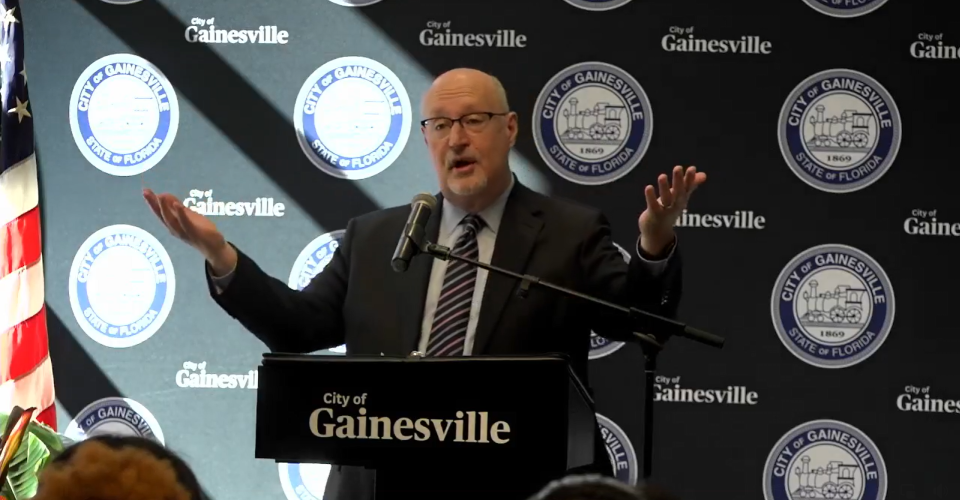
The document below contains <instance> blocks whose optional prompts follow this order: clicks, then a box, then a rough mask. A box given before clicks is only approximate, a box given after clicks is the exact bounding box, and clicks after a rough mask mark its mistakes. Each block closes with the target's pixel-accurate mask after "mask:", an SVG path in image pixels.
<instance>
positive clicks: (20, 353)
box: [0, 306, 50, 384]
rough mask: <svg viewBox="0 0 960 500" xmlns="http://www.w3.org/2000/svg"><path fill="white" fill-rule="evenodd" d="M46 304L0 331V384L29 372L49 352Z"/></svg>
mask: <svg viewBox="0 0 960 500" xmlns="http://www.w3.org/2000/svg"><path fill="white" fill-rule="evenodd" d="M46 318H47V315H46V306H44V307H41V308H40V312H39V313H37V314H34V315H33V317H32V318H30V319H28V320H26V321H24V322H22V323H20V324H18V325H16V326H14V327H12V328H9V329H8V330H7V331H5V332H3V333H0V354H2V355H3V358H4V361H6V363H4V364H3V365H2V366H0V384H2V383H4V382H6V381H8V380H14V379H18V378H20V377H22V376H23V375H25V374H27V373H30V372H31V371H33V369H34V368H36V367H37V365H39V364H40V363H42V362H43V360H44V358H46V357H47V355H48V354H49V352H50V351H49V345H48V344H47V319H46Z"/></svg>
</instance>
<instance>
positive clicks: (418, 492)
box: [255, 353, 599, 500]
mask: <svg viewBox="0 0 960 500" xmlns="http://www.w3.org/2000/svg"><path fill="white" fill-rule="evenodd" d="M259 377H260V378H259V388H258V391H257V422H256V453H255V455H256V458H264V459H272V460H275V461H277V462H290V463H322V464H331V465H332V466H333V467H332V470H336V469H337V467H336V466H337V465H345V466H360V467H365V468H368V469H373V470H374V471H375V492H376V493H375V494H376V500H392V499H398V498H399V499H407V500H409V499H414V498H415V499H418V500H423V499H426V498H447V499H463V498H497V499H498V500H524V499H526V498H528V497H529V496H530V495H532V494H534V493H536V492H537V491H538V490H539V489H540V488H542V487H543V486H545V485H546V484H547V483H548V482H549V481H551V480H553V479H556V478H559V477H562V476H563V475H564V473H565V472H566V471H567V470H569V469H572V468H575V467H581V466H586V465H589V464H591V463H592V462H593V460H594V445H595V441H594V439H595V435H596V433H597V432H599V430H598V428H597V423H596V416H595V414H594V412H593V409H592V403H591V398H590V396H589V394H588V393H587V391H586V389H585V387H584V386H583V385H582V383H581V382H580V380H579V379H578V378H577V377H576V375H575V374H574V372H573V371H572V370H571V368H570V366H569V364H568V362H567V360H566V358H565V357H564V356H563V355H545V356H533V357H529V356H497V357H491V356H486V357H484V356H476V357H473V356H469V357H449V358H444V357H438V358H421V357H384V356H381V357H339V356H336V357H334V356H318V355H302V354H282V353H272V354H265V355H264V357H263V363H262V365H261V366H260V368H259ZM332 473H333V472H331V474H332Z"/></svg>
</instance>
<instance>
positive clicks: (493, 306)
mask: <svg viewBox="0 0 960 500" xmlns="http://www.w3.org/2000/svg"><path fill="white" fill-rule="evenodd" d="M422 112H423V114H424V118H425V119H424V120H423V121H422V122H421V125H422V128H421V131H422V133H423V137H424V141H425V142H426V144H427V146H428V148H429V150H430V154H431V157H432V160H433V164H434V168H435V169H436V172H437V178H438V181H439V184H440V192H441V194H440V195H439V199H440V204H439V205H440V206H439V208H440V210H439V212H440V213H439V214H434V215H433V216H432V217H431V218H430V220H429V222H428V225H427V227H426V237H427V238H428V239H429V241H433V242H437V243H439V244H441V245H444V246H448V247H450V248H452V249H453V251H454V252H455V253H457V254H461V255H464V256H467V257H472V258H475V259H479V260H481V261H483V262H489V263H492V264H493V265H495V266H499V267H503V268H506V269H510V270H513V271H515V272H521V273H526V274H531V275H534V276H538V277H540V278H542V279H544V280H546V281H549V282H552V283H554V284H557V285H560V286H565V287H568V288H572V289H575V290H578V291H581V292H583V293H588V294H591V295H595V296H598V297H600V298H603V299H606V300H609V301H612V302H617V303H621V304H629V305H633V306H637V307H640V308H643V309H645V310H647V311H650V312H654V313H660V314H664V315H672V314H674V312H675V310H676V307H677V304H678V300H679V296H680V286H681V284H680V256H679V252H678V250H677V249H676V246H675V242H676V237H675V235H674V232H673V224H674V222H675V221H676V219H677V217H678V216H679V214H680V213H681V212H682V211H683V209H684V207H685V206H686V205H687V201H688V200H689V197H690V195H691V193H692V192H693V191H694V190H695V189H696V187H697V186H698V185H700V184H701V183H703V182H704V181H705V180H706V175H705V174H703V173H697V171H696V169H695V168H693V167H691V168H689V169H688V170H686V172H684V170H683V169H682V168H681V167H676V169H675V170H674V172H673V185H672V187H671V185H670V183H669V182H668V179H667V176H666V175H661V176H660V177H659V179H658V183H659V200H658V199H657V196H656V190H655V189H654V187H653V186H647V187H646V189H645V191H644V195H645V197H646V204H647V207H646V210H644V211H643V213H642V214H641V215H640V218H639V229H640V238H639V240H638V242H637V245H636V248H635V249H634V251H635V253H637V254H638V256H639V258H634V259H631V263H630V264H629V265H627V263H625V262H624V259H623V257H622V256H621V254H620V253H619V251H618V249H617V248H616V246H614V243H613V239H612V238H611V234H610V227H609V224H608V223H607V220H606V218H605V217H604V216H603V215H602V214H601V213H600V212H599V211H597V210H594V209H591V208H588V207H584V206H581V205H578V204H574V203H571V202H567V201H561V200H558V199H553V198H548V197H546V196H543V195H540V194H537V193H535V192H533V191H531V190H530V189H528V188H526V187H525V186H523V185H522V184H520V183H519V182H518V181H517V179H516V178H515V177H514V175H513V174H512V172H511V171H510V165H509V164H508V161H507V159H508V156H509V152H510V149H511V148H512V147H513V145H514V143H515V142H516V138H517V131H518V124H517V114H516V113H515V112H512V111H510V108H509V105H508V103H507V98H506V93H505V92H504V90H503V87H502V86H501V85H500V83H499V82H498V81H497V79H496V78H494V77H492V76H490V75H487V74H485V73H482V72H480V71H477V70H472V69H457V70H452V71H449V72H447V73H445V74H443V75H441V76H440V77H438V78H437V79H436V80H435V81H434V83H433V85H432V86H431V87H430V89H429V90H428V91H427V93H426V94H425V96H424V98H423V103H422ZM144 197H145V198H146V200H147V202H148V204H149V205H150V207H151V208H152V209H153V211H154V213H156V214H157V216H158V217H159V218H160V219H161V220H162V221H163V223H164V225H166V227H167V228H168V229H169V230H170V232H171V233H173V234H174V235H175V236H177V237H178V238H180V239H182V240H183V241H185V242H187V243H188V244H190V245H192V246H193V247H195V248H196V249H197V250H199V251H200V253H201V254H202V255H203V256H204V258H205V259H206V264H207V274H208V283H209V286H210V291H211V295H212V296H213V299H214V300H215V301H216V302H217V303H218V304H219V305H220V306H221V307H222V308H223V309H224V310H225V311H226V312H227V313H229V314H230V315H231V316H233V317H234V318H236V319H237V320H239V321H240V322H241V323H242V324H243V325H244V326H245V327H246V328H247V329H248V330H250V331H251V332H253V333H254V334H255V335H256V336H257V337H258V338H260V339H261V340H262V341H263V342H264V343H265V344H266V345H267V346H268V347H269V348H270V349H271V350H273V351H283V352H313V351H316V350H319V349H326V348H331V347H335V346H338V345H341V344H344V343H346V346H347V353H348V355H374V356H376V355H379V354H380V353H384V354H386V355H401V356H404V355H408V354H409V353H410V352H411V351H414V350H418V351H421V352H423V353H425V354H426V355H427V356H457V355H475V354H484V355H497V354H542V353H545V352H563V353H567V354H568V355H569V357H570V359H571V363H572V365H573V369H574V370H575V371H576V373H577V374H578V376H580V377H581V379H582V380H583V381H584V383H585V384H588V380H587V352H588V350H589V336H590V331H591V329H593V330H594V331H597V332H601V333H602V332H604V331H610V330H611V329H615V328H616V327H617V326H621V325H618V324H615V323H614V322H612V321H607V320H604V319H603V318H605V315H604V314H602V313H603V311H599V310H597V309H595V307H593V306H592V305H591V304H587V303H584V302H581V301H574V300H570V299H567V298H566V297H561V296H559V295H557V294H555V293H553V292H551V291H549V290H544V289H536V290H531V291H530V293H529V295H528V296H527V297H526V298H524V299H522V300H517V299H513V300H511V296H512V295H513V291H514V290H515V289H516V286H517V285H518V283H517V282H516V281H515V280H513V279H511V278H507V277H503V276H499V275H495V274H489V273H488V272H487V271H484V270H479V271H478V270H476V269H475V268H473V267H470V266H467V265H465V264H462V263H448V262H444V261H440V260H433V259H430V258H427V257H418V258H417V259H414V260H413V261H412V262H411V263H410V267H409V269H408V270H407V271H406V272H405V273H402V274H401V273H396V272H394V271H393V270H392V269H391V267H390V260H391V257H392V255H393V251H394V250H395V248H396V241H397V238H398V237H399V235H400V234H401V232H402V230H403V227H404V224H405V222H406V219H407V216H408V214H409V207H408V206H401V207H394V208H388V209H384V210H379V211H376V212H373V213H370V214H366V215H363V216H360V217H357V218H355V219H353V220H351V221H350V222H349V223H348V224H347V228H346V233H345V235H344V237H343V241H342V243H341V246H340V247H339V248H338V249H337V251H336V252H335V253H334V256H333V258H332V260H331V261H330V263H329V264H328V265H327V267H326V268H325V269H324V270H323V272H321V273H320V274H319V275H317V277H316V278H315V279H314V280H313V281H312V282H311V283H310V284H309V285H308V286H307V287H306V288H304V289H303V291H300V292H298V291H295V290H292V289H290V288H289V287H288V286H287V285H286V283H284V282H282V281H280V280H277V279H275V278H272V277H270V276H268V275H266V274H265V273H264V272H263V271H262V270H261V269H260V268H259V267H258V266H257V264H256V263H255V262H254V261H253V260H252V259H251V258H250V257H248V256H247V255H245V254H244V253H243V252H241V251H240V250H238V249H237V248H236V247H235V246H233V245H232V244H230V243H228V242H227V241H226V239H225V238H224V236H223V235H222V234H221V233H220V232H219V231H218V230H217V229H216V227H215V226H214V224H213V223H212V222H211V221H209V220H208V219H206V218H204V217H203V216H201V215H199V214H196V213H195V212H192V211H190V210H188V209H186V208H185V207H184V206H183V205H182V204H181V203H180V202H179V201H178V200H177V199H176V198H175V197H174V196H173V195H171V194H162V195H159V196H157V195H155V194H153V193H152V192H150V191H149V190H145V191H144ZM372 308H373V309H372ZM597 434H598V438H597V440H596V451H595V456H596V466H595V471H602V472H603V473H605V474H607V475H611V474H612V471H611V465H610V463H609V460H608V455H607V453H606V451H605V449H604V447H603V444H602V442H601V440H600V438H599V432H598V433H597ZM340 476H342V477H340ZM371 487H372V483H371V482H370V477H369V472H367V471H363V470H356V469H354V468H349V467H343V468H339V469H338V468H334V472H333V473H331V478H330V481H329V482H328V491H327V497H328V498H350V499H353V498H364V497H367V496H368V495H369V492H370V488H371ZM334 491H337V492H339V494H340V495H341V496H339V497H337V496H335V495H336V493H333V492H334Z"/></svg>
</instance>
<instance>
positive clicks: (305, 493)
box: [277, 462, 330, 500]
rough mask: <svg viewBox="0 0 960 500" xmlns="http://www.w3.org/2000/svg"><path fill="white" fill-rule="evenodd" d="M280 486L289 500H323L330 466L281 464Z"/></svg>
mask: <svg viewBox="0 0 960 500" xmlns="http://www.w3.org/2000/svg"><path fill="white" fill-rule="evenodd" d="M277 465H278V466H279V469H280V486H281V487H283V494H284V495H286V497H287V500H323V493H324V491H325V490H326V489H327V478H328V477H329V476H330V466H329V465H327V464H293V463H283V462H281V463H279V464H277Z"/></svg>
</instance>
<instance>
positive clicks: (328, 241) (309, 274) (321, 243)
mask: <svg viewBox="0 0 960 500" xmlns="http://www.w3.org/2000/svg"><path fill="white" fill-rule="evenodd" d="M344 233H346V231H345V230H343V229H340V230H337V231H331V232H329V233H327V234H321V235H320V236H317V237H316V238H315V239H314V240H313V241H311V242H310V243H309V244H307V246H306V247H304V249H303V251H301V252H300V255H298V256H297V260H296V261H295V262H294V263H293V269H291V270H290V277H289V278H288V279H287V286H289V287H290V288H293V289H294V290H303V289H304V288H306V287H307V285H309V284H310V282H311V281H313V278H315V277H316V276H317V275H318V274H320V272H321V271H323V268H325V267H327V264H329V263H330V261H331V260H333V253H334V252H335V251H336V250H337V248H338V247H340V242H341V241H342V240H343V235H344Z"/></svg>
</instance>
